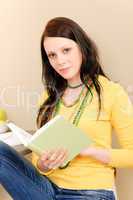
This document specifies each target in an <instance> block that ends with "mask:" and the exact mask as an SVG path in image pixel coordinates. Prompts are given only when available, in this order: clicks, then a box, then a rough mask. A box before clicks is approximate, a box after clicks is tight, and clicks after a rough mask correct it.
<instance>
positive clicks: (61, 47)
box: [47, 45, 74, 54]
mask: <svg viewBox="0 0 133 200" xmlns="http://www.w3.org/2000/svg"><path fill="white" fill-rule="evenodd" d="M65 47H66V45H64V46H62V47H61V49H63V48H65ZM71 47H74V46H71ZM71 47H70V46H69V47H67V48H71ZM50 53H55V51H48V52H47V54H50Z"/></svg>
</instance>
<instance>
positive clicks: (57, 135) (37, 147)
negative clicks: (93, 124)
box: [8, 115, 92, 165]
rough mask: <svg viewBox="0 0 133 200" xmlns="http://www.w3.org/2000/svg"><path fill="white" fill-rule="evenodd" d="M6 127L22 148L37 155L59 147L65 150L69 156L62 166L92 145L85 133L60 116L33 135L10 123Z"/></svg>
mask: <svg viewBox="0 0 133 200" xmlns="http://www.w3.org/2000/svg"><path fill="white" fill-rule="evenodd" d="M8 127H9V128H10V129H11V131H13V132H14V134H16V136H17V137H18V138H19V139H20V141H21V142H22V144H24V146H26V147H27V148H29V149H31V150H32V151H33V152H35V153H37V154H41V153H42V152H43V151H45V150H51V149H55V148H60V147H63V148H65V149H67V150H68V152H69V154H68V158H67V160H66V161H65V163H64V165H66V163H68V162H69V161H71V160H72V159H73V158H74V157H75V156H77V155H78V154H79V153H80V152H81V150H83V149H85V148H87V147H88V146H89V145H90V144H91V143H92V140H91V139H90V137H89V136H88V135H87V134H86V133H84V132H83V131H82V130H81V129H80V128H78V127H76V126H75V125H73V124H72V123H70V122H69V121H67V120H66V119H65V118H64V117H63V116H61V115H57V116H56V117H54V118H53V119H51V120H50V121H49V122H47V123H46V124H45V125H44V126H42V127H41V128H40V129H38V130H37V131H36V132H35V134H34V135H31V134H29V133H28V132H26V131H24V130H23V129H21V128H19V127H17V126H16V125H15V124H14V123H12V122H9V123H8Z"/></svg>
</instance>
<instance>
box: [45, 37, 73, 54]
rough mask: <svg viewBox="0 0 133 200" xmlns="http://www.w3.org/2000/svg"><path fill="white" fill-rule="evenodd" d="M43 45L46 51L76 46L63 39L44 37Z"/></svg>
mask: <svg viewBox="0 0 133 200" xmlns="http://www.w3.org/2000/svg"><path fill="white" fill-rule="evenodd" d="M43 44H44V48H45V50H46V51H57V50H58V49H61V48H63V47H67V46H75V45H77V43H76V42H75V41H73V40H71V39H68V38H63V37H46V38H45V39H44V43H43Z"/></svg>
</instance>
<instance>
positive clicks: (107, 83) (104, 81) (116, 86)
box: [98, 75, 126, 95]
mask: <svg viewBox="0 0 133 200" xmlns="http://www.w3.org/2000/svg"><path fill="white" fill-rule="evenodd" d="M98 81H99V83H100V85H101V87H102V89H103V90H104V92H107V93H111V94H112V95H115V94H117V93H118V92H122V93H123V92H124V93H126V91H125V89H124V87H123V86H122V85H121V84H120V83H118V82H114V81H112V80H110V79H108V78H106V77H104V76H102V75H99V77H98Z"/></svg>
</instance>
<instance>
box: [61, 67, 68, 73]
mask: <svg viewBox="0 0 133 200" xmlns="http://www.w3.org/2000/svg"><path fill="white" fill-rule="evenodd" d="M69 69H70V67H65V68H61V69H59V71H60V72H65V71H67V70H69Z"/></svg>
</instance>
